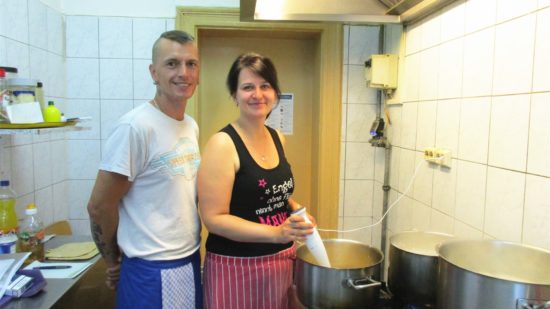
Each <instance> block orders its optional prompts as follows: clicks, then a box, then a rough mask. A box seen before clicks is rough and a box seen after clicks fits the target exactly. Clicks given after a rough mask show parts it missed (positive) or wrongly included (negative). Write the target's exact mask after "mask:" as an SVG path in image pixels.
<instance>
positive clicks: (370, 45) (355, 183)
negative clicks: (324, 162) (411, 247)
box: [339, 25, 384, 245]
mask: <svg viewBox="0 0 550 309" xmlns="http://www.w3.org/2000/svg"><path fill="white" fill-rule="evenodd" d="M378 37H379V27H376V26H357V25H352V26H348V25H345V26H344V57H343V59H344V60H343V61H344V63H343V66H344V67H343V81H342V102H343V108H342V110H343V115H342V148H341V149H342V150H341V151H342V152H341V165H340V166H341V167H340V169H341V171H340V177H341V181H340V184H341V188H340V194H341V199H340V214H339V229H340V230H351V229H356V228H360V227H364V226H366V225H370V224H372V223H374V221H373V217H374V218H376V219H378V218H379V217H380V209H381V205H382V183H383V176H384V151H383V149H376V148H374V147H372V146H371V144H370V143H368V140H369V139H370V137H371V136H370V133H369V131H370V126H371V124H372V122H373V121H374V120H375V118H376V116H377V115H378V113H379V111H378V106H379V105H378V99H377V91H376V90H375V89H371V88H367V87H366V82H365V78H364V68H365V61H366V60H368V59H369V58H370V55H371V54H377V53H378V45H379V40H378ZM375 205H378V207H375ZM340 237H342V238H347V239H354V240H358V241H362V242H364V243H368V244H377V245H379V243H380V225H377V226H375V227H374V228H365V229H361V230H358V231H355V232H351V233H341V234H340Z"/></svg>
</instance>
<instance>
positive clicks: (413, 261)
mask: <svg viewBox="0 0 550 309" xmlns="http://www.w3.org/2000/svg"><path fill="white" fill-rule="evenodd" d="M452 237H453V236H452V235H448V234H443V233H435V232H418V231H414V232H403V233H399V234H395V235H393V236H391V237H390V267H389V270H388V286H389V288H390V291H391V292H392V294H394V295H395V296H396V297H397V298H399V299H400V300H402V301H403V302H405V303H407V304H411V305H417V306H422V307H428V308H430V307H435V304H436V296H437V259H438V258H437V256H438V254H437V250H436V247H437V246H438V245H439V244H441V243H442V242H444V241H447V240H450V239H452Z"/></svg>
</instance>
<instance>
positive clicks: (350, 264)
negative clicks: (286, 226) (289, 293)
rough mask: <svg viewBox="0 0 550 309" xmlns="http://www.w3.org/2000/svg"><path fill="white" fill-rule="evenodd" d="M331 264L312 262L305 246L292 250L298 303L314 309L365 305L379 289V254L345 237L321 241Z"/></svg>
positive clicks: (380, 253)
mask: <svg viewBox="0 0 550 309" xmlns="http://www.w3.org/2000/svg"><path fill="white" fill-rule="evenodd" d="M323 243H324V244H325V248H326V250H327V255H328V257H329V260H330V263H331V267H330V268H327V267H323V266H320V265H317V264H316V260H315V259H314V258H313V256H312V255H311V253H310V252H309V250H308V249H307V247H306V246H300V247H299V248H298V249H297V252H296V257H297V258H296V268H295V283H296V292H297V295H298V299H299V300H300V302H301V303H302V304H303V305H305V306H306V307H308V308H310V309H315V308H323V309H324V308H369V307H372V306H374V305H375V304H376V302H377V300H378V296H379V292H380V282H377V281H376V280H379V277H380V264H381V263H382V261H383V260H384V255H383V253H382V252H381V251H380V250H378V249H376V248H373V247H370V246H367V245H365V244H363V243H360V242H356V241H352V240H345V239H326V240H323Z"/></svg>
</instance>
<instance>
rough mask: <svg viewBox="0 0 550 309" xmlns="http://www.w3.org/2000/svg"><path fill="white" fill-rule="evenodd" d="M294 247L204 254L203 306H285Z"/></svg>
mask: <svg viewBox="0 0 550 309" xmlns="http://www.w3.org/2000/svg"><path fill="white" fill-rule="evenodd" d="M295 256H296V248H295V247H294V246H292V247H290V248H288V249H285V250H283V251H280V252H278V253H275V254H272V255H264V256H258V257H232V256H224V255H218V254H214V253H211V252H207V253H206V261H205V266H204V267H205V268H204V277H203V278H204V291H203V293H204V308H205V309H218V308H227V309H232V308H233V309H245V308H250V309H262V308H265V309H267V308H271V309H283V308H288V302H289V292H290V289H291V286H292V270H293V265H294V259H295Z"/></svg>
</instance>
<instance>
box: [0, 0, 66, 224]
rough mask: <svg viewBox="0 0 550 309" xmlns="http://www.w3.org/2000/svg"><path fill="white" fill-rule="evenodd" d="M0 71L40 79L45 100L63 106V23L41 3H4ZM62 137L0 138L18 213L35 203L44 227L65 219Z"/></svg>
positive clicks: (0, 167)
mask: <svg viewBox="0 0 550 309" xmlns="http://www.w3.org/2000/svg"><path fill="white" fill-rule="evenodd" d="M0 12H2V18H0V66H11V67H16V68H18V70H19V72H18V76H19V77H26V78H34V79H39V80H41V81H42V82H43V84H44V92H45V97H46V100H54V101H55V102H56V104H57V105H59V106H60V107H62V106H64V103H65V57H64V20H63V16H62V15H61V14H60V13H58V12H57V11H55V10H52V9H51V8H49V7H47V6H45V5H44V4H42V2H40V1H39V0H2V1H0ZM64 139H65V135H64V134H43V135H13V136H10V135H0V174H1V178H7V179H10V180H11V183H12V188H13V189H14V190H15V192H16V193H17V196H18V198H17V204H16V211H17V214H18V217H19V218H20V219H22V218H23V217H24V208H25V206H26V205H27V204H28V203H31V202H34V203H36V204H37V207H38V208H39V211H40V214H41V217H42V219H43V221H44V222H45V224H49V223H51V222H53V221H56V220H63V219H66V218H67V215H66V214H67V213H68V211H67V210H68V208H67V207H68V206H67V205H68V204H67V202H66V199H65V198H64V197H65V196H66V182H65V180H66V174H65V164H64V162H65V161H66V148H65V141H64Z"/></svg>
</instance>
